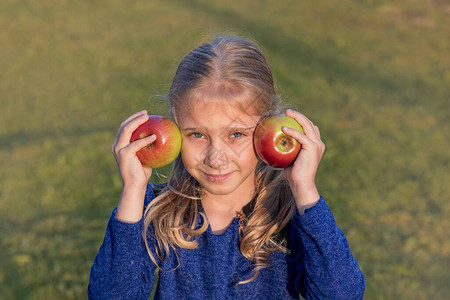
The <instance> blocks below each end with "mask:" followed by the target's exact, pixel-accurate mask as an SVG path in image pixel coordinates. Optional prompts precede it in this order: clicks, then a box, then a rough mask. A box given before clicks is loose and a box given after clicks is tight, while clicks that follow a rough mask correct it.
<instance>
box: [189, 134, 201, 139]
mask: <svg viewBox="0 0 450 300" xmlns="http://www.w3.org/2000/svg"><path fill="white" fill-rule="evenodd" d="M191 136H193V137H195V138H196V139H201V138H202V137H203V134H201V133H200V132H193V133H191Z"/></svg>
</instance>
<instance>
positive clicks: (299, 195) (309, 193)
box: [283, 109, 325, 215]
mask: <svg viewBox="0 0 450 300" xmlns="http://www.w3.org/2000/svg"><path fill="white" fill-rule="evenodd" d="M286 115H287V116H290V117H292V118H294V119H296V120H297V122H298V123H299V124H300V125H301V126H302V127H303V130H304V131H305V134H303V133H301V132H299V131H297V130H294V129H292V128H287V127H284V128H283V131H284V133H286V134H288V135H290V136H292V137H293V138H295V139H296V140H297V141H298V142H299V143H300V144H301V145H302V148H301V150H300V152H299V154H298V156H297V158H296V160H295V161H294V164H293V165H292V166H290V167H288V168H286V169H284V174H285V176H286V178H287V180H288V181H289V186H290V187H291V190H292V194H293V195H294V199H295V204H296V205H297V210H298V212H299V214H300V215H303V214H304V212H305V209H307V208H309V207H312V206H314V205H315V204H316V203H317V202H318V201H319V198H320V195H319V192H318V191H317V187H316V184H315V177H316V172H317V168H318V166H319V163H320V160H321V159H322V155H323V153H324V151H325V144H324V143H323V142H322V140H321V139H320V131H319V128H318V127H317V126H315V125H314V124H313V123H312V122H311V121H310V120H309V119H308V118H307V117H305V116H304V115H302V114H301V113H299V112H296V111H294V110H291V109H288V110H287V111H286Z"/></svg>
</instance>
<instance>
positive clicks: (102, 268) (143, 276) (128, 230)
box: [88, 185, 156, 299]
mask: <svg viewBox="0 0 450 300" xmlns="http://www.w3.org/2000/svg"><path fill="white" fill-rule="evenodd" d="M149 187H150V185H149ZM147 198H153V196H152V192H151V189H149V190H148V192H147ZM116 212H117V210H114V212H113V214H112V216H111V218H110V220H109V222H108V226H107V228H106V234H105V238H104V240H103V244H102V246H101V247H100V250H99V252H98V254H97V256H96V257H95V261H94V264H93V266H92V268H91V273H90V278H89V279H90V280H89V287H88V296H89V299H148V297H149V295H150V293H151V291H152V287H153V283H154V280H155V276H154V273H155V269H156V266H155V265H154V264H153V262H152V261H151V260H150V257H149V255H148V253H147V249H146V247H145V245H144V243H143V241H142V230H143V226H144V222H143V219H142V220H140V221H139V222H136V223H125V222H122V221H120V220H118V219H117V217H116Z"/></svg>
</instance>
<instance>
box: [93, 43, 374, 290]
mask: <svg viewBox="0 0 450 300" xmlns="http://www.w3.org/2000/svg"><path fill="white" fill-rule="evenodd" d="M168 99H169V102H170V107H171V109H170V114H171V116H172V118H173V119H174V121H175V122H176V123H177V125H178V126H179V128H180V130H181V133H182V137H183V144H182V149H181V154H180V155H179V157H178V158H177V159H176V161H175V162H174V168H173V171H172V173H171V175H170V177H169V180H168V183H167V184H166V185H159V186H156V185H152V184H148V180H149V178H150V175H151V173H152V170H151V169H149V168H145V167H143V166H142V165H141V163H140V162H139V160H138V158H137V157H136V152H137V151H138V150H139V149H141V148H142V147H144V146H146V145H147V144H149V143H152V142H153V141H155V139H156V137H155V136H154V135H153V136H149V137H147V138H144V139H142V140H138V141H135V142H133V143H130V142H129V141H130V136H131V133H132V132H133V131H134V130H135V129H136V128H137V127H138V126H139V125H140V124H142V123H144V122H145V121H146V120H147V119H148V116H147V112H146V111H141V112H138V113H136V114H134V115H132V116H130V117H129V118H128V119H126V120H125V121H124V122H123V123H122V125H121V126H120V129H119V131H118V134H117V137H116V140H115V142H114V145H113V153H114V156H115V158H116V161H117V164H118V166H119V170H120V174H121V176H122V179H123V190H122V195H121V199H120V201H119V204H118V206H117V208H116V209H115V210H114V212H113V214H112V216H111V218H110V220H109V223H108V227H107V230H106V235H105V239H104V241H103V245H102V246H101V248H100V250H99V253H98V255H97V257H96V258H95V262H94V265H93V267H92V270H91V275H90V283H89V288H88V294H89V296H90V297H91V298H95V299H147V298H148V297H149V295H150V293H151V291H152V287H153V285H154V281H155V270H156V269H159V280H158V283H157V288H156V293H155V297H156V298H162V299H291V298H292V299H298V298H299V294H301V295H302V296H303V297H305V298H306V299H361V298H362V296H363V293H364V287H365V281H364V276H363V274H362V273H361V271H360V269H359V267H358V263H357V261H356V260H355V258H354V257H353V256H352V253H351V252H350V249H349V246H348V243H347V240H346V238H345V236H344V234H343V233H342V231H341V230H340V229H339V228H338V227H337V226H336V223H335V220H334V218H333V215H332V213H331V212H330V210H329V208H328V207H327V205H326V203H325V200H324V199H323V198H322V197H321V196H320V195H319V193H318V191H317V188H316V185H315V183H314V178H315V174H316V170H317V167H318V164H319V161H320V159H321V157H322V154H323V152H324V149H325V147H324V144H323V143H322V141H321V139H320V133H319V129H318V128H317V126H315V125H314V124H313V123H312V122H311V121H310V120H308V119H307V118H306V117H305V116H304V115H302V114H301V113H299V112H296V111H293V110H286V114H287V115H288V116H291V117H293V118H295V119H296V120H297V121H298V122H299V123H300V124H301V125H302V126H303V128H304V131H305V134H302V133H301V132H298V131H296V130H294V129H291V128H283V131H284V132H285V133H286V134H288V135H291V136H292V137H294V138H295V139H297V140H298V141H299V142H300V143H301V144H302V149H301V151H300V153H299V155H298V157H297V158H296V160H295V162H294V163H293V164H292V165H291V166H289V167H287V168H285V169H284V170H277V169H273V168H271V167H269V166H267V165H265V163H264V162H262V161H261V160H259V159H258V157H257V156H256V154H255V152H254V149H253V144H252V134H253V131H254V129H255V126H256V125H257V124H258V122H259V121H260V120H262V119H263V118H264V117H266V116H268V115H273V114H279V113H282V112H283V111H282V110H281V108H280V103H279V97H278V96H277V94H276V92H275V89H274V83H273V78H272V73H271V70H270V69H269V66H268V64H267V62H266V59H265V57H264V55H263V54H262V52H261V50H260V49H259V48H258V47H257V46H256V45H255V44H254V43H252V42H250V41H248V40H245V39H241V38H236V37H224V38H218V39H216V40H214V41H212V42H211V43H208V44H204V45H202V46H200V47H199V48H197V49H195V50H193V51H192V52H190V53H189V54H188V55H187V56H186V57H185V58H184V59H183V60H182V61H181V63H180V65H179V67H178V69H177V71H176V74H175V77H174V79H173V83H172V86H171V87H170V90H169V93H168Z"/></svg>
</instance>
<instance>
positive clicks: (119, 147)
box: [112, 110, 156, 222]
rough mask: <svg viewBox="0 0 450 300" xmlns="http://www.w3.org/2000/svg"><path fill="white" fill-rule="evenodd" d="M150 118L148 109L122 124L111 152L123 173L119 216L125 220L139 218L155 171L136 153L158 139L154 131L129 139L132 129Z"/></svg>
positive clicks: (136, 219) (121, 174)
mask: <svg viewBox="0 0 450 300" xmlns="http://www.w3.org/2000/svg"><path fill="white" fill-rule="evenodd" d="M147 120H148V114H147V111H145V110H143V111H140V112H137V113H135V114H133V115H131V116H130V117H128V118H127V119H126V120H125V121H123V122H122V124H121V125H120V128H119V131H118V132H117V136H116V139H115V141H114V144H113V146H112V152H113V155H114V158H115V159H116V162H117V165H118V167H119V171H120V176H121V177H122V182H123V190H122V196H121V199H120V202H119V206H118V208H117V218H118V219H120V220H124V221H129V222H132V221H139V220H140V218H141V217H142V209H143V203H144V197H145V190H146V186H147V183H148V181H149V179H150V176H151V175H152V169H151V168H148V167H144V166H142V164H141V162H140V161H139V158H138V157H137V155H136V152H138V151H139V150H140V149H142V148H143V147H145V146H147V145H148V144H151V143H153V142H154V141H155V140H156V136H155V135H150V136H148V137H146V138H143V139H140V140H137V141H134V142H133V143H130V138H131V135H132V134H133V132H134V131H135V130H136V129H137V128H138V127H139V126H140V125H141V124H143V123H145V122H146V121H147Z"/></svg>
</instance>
